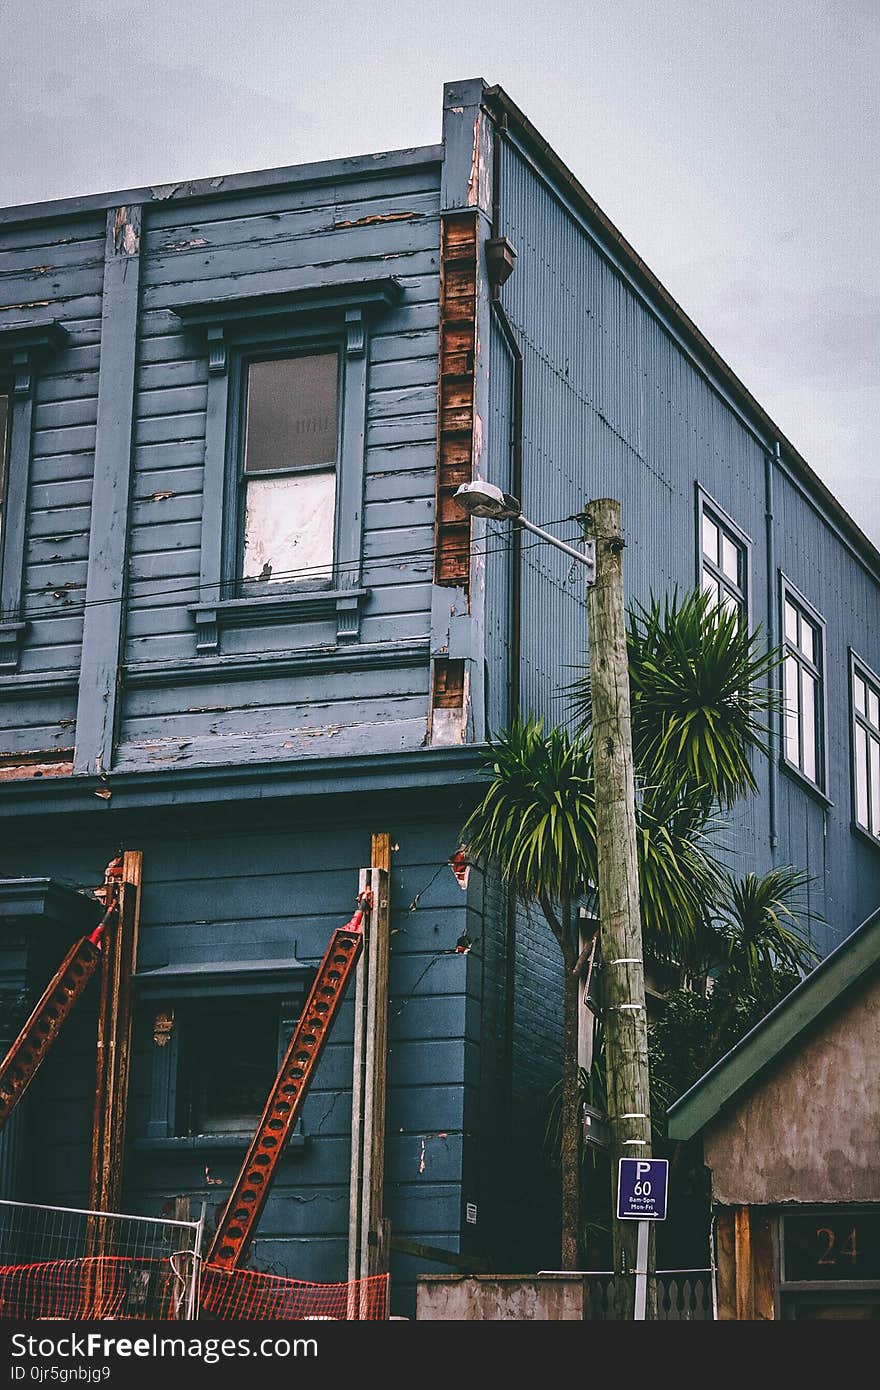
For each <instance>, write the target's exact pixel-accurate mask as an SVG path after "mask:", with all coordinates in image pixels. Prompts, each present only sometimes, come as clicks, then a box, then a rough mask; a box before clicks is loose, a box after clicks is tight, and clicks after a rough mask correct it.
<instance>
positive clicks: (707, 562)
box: [699, 493, 749, 622]
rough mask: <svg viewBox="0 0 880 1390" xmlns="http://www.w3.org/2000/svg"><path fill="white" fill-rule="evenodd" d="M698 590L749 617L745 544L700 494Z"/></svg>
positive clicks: (746, 550)
mask: <svg viewBox="0 0 880 1390" xmlns="http://www.w3.org/2000/svg"><path fill="white" fill-rule="evenodd" d="M699 502H700V506H699V525H700V557H699V559H700V588H701V589H702V590H703V592H704V593H707V594H711V595H712V597H713V598H714V600H715V602H716V604H718V605H719V607H721V608H725V609H727V610H729V611H730V612H734V613H739V614H741V615H742V619H743V621H744V622H745V621H746V619H747V617H748V558H749V552H748V543H747V541H746V538H745V536H743V534H742V532H740V531H738V530H737V529H736V527H734V525H733V524H732V523H731V522H730V521H729V520H728V519H727V518H725V517H724V516H723V515H722V514H721V513H720V512H719V511H718V510H717V509H715V508H714V507H712V506H710V504H709V503H708V502H707V501H706V500H705V498H704V497H703V495H702V493H700V494H699Z"/></svg>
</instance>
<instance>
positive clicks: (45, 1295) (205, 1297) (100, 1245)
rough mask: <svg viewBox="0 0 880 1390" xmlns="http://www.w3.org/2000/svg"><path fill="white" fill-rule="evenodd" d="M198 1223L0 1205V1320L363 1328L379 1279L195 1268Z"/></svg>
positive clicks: (384, 1295)
mask: <svg viewBox="0 0 880 1390" xmlns="http://www.w3.org/2000/svg"><path fill="white" fill-rule="evenodd" d="M202 1237H203V1221H202V1220H200V1221H172V1220H164V1219H162V1218H152V1217H144V1216H125V1215H122V1214H120V1213H108V1212H97V1211H84V1210H80V1209H78V1208H72V1207H50V1206H37V1205H35V1204H32V1203H27V1202H10V1201H0V1319H20V1320H32V1319H65V1320H74V1321H83V1320H87V1319H94V1318H123V1319H135V1320H141V1319H152V1318H156V1319H171V1320H180V1319H191V1318H197V1317H199V1316H202V1317H206V1318H210V1319H212V1320H220V1321H225V1320H229V1319H239V1318H241V1319H249V1320H263V1319H267V1318H276V1319H284V1320H302V1321H313V1320H321V1321H325V1320H326V1321H331V1320H332V1321H342V1320H345V1321H352V1320H354V1321H366V1320H370V1321H373V1320H377V1319H384V1318H386V1317H387V1316H388V1276H387V1275H376V1276H374V1277H372V1278H369V1279H356V1280H353V1281H350V1282H348V1283H339V1284H313V1283H309V1282H307V1281H305V1280H302V1279H290V1278H286V1277H284V1276H283V1275H276V1274H262V1273H260V1272H258V1271H256V1270H250V1269H233V1270H225V1269H219V1268H216V1267H213V1266H211V1265H206V1264H203V1263H202V1260H201V1257H200V1251H201V1246H202Z"/></svg>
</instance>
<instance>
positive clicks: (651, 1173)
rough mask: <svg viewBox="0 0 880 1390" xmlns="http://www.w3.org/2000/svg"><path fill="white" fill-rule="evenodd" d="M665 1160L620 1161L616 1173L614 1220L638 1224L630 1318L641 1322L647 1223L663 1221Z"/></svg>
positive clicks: (666, 1185) (645, 1297)
mask: <svg viewBox="0 0 880 1390" xmlns="http://www.w3.org/2000/svg"><path fill="white" fill-rule="evenodd" d="M668 1189H669V1160H668V1159H666V1158H622V1159H621V1160H620V1166H619V1168H618V1170H617V1219H618V1221H638V1223H639V1236H638V1244H637V1247H636V1271H635V1274H636V1297H635V1307H634V1309H633V1318H634V1319H635V1320H636V1321H640V1322H644V1320H645V1311H646V1308H647V1302H648V1223H649V1221H665V1220H666V1199H667V1194H668Z"/></svg>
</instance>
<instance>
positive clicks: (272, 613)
mask: <svg viewBox="0 0 880 1390" xmlns="http://www.w3.org/2000/svg"><path fill="white" fill-rule="evenodd" d="M369 592H370V591H369V589H360V588H350V589H334V588H327V589H302V590H295V589H287V590H283V591H282V592H280V593H278V594H271V595H265V596H262V595H261V596H259V597H254V598H229V599H220V600H219V601H218V602H217V603H198V604H194V605H193V606H192V607H191V608H190V610H189V611H190V613H192V615H193V617H194V618H195V623H196V651H197V652H198V653H199V654H200V655H202V656H216V655H218V654H219V651H220V635H221V633H222V632H223V629H224V628H236V627H258V626H262V625H263V624H266V623H277V622H281V623H309V622H314V621H315V620H317V619H319V618H334V617H335V619H336V640H337V641H338V642H353V641H356V640H357V637H358V634H359V632H360V614H361V608H362V606H363V602H364V599H365V598H367V596H368V594H369Z"/></svg>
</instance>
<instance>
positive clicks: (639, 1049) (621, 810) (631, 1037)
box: [585, 498, 654, 1318]
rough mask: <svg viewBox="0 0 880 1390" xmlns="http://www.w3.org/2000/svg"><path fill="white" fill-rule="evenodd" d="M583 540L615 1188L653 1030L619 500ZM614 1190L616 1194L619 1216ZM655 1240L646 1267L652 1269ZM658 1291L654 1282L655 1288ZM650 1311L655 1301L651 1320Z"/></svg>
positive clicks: (641, 1154)
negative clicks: (590, 562)
mask: <svg viewBox="0 0 880 1390" xmlns="http://www.w3.org/2000/svg"><path fill="white" fill-rule="evenodd" d="M585 536H586V539H587V540H594V541H595V543H596V581H595V584H593V585H591V586H590V588H589V589H588V590H587V607H588V614H589V622H590V691H591V697H592V706H593V710H592V715H593V761H594V768H595V788H596V847H597V857H598V865H599V915H600V917H601V921H602V926H601V938H602V973H603V990H604V1026H605V1061H606V1072H607V1088H608V1117H609V1121H610V1125H611V1174H612V1179H611V1181H612V1188H613V1186H614V1184H616V1182H617V1172H618V1160H619V1159H620V1158H650V1156H651V1110H650V1099H649V1094H648V1026H647V1014H646V1011H645V972H644V964H643V960H642V924H641V913H640V908H639V876H638V863H637V858H636V814H635V780H634V768H633V752H632V729H631V724H630V695H629V667H628V663H627V654H626V619H625V614H624V602H623V564H622V555H623V537H622V533H621V523H620V503H619V502H616V501H614V500H612V499H611V498H603V499H601V500H599V501H595V502H590V503H588V505H587V508H586V513H585ZM614 1211H616V1193H615V1192H614V1191H613V1190H612V1212H614ZM636 1226H637V1223H636V1222H634V1221H618V1220H617V1218H616V1216H612V1248H613V1254H614V1270H615V1274H616V1275H618V1276H619V1275H622V1274H623V1275H626V1276H630V1275H631V1274H632V1271H634V1270H635V1269H636V1268H637V1249H636V1245H637V1239H638V1232H637V1230H636ZM653 1244H654V1242H653V1241H651V1242H650V1253H649V1263H648V1268H649V1269H650V1268H651V1267H652V1264H653ZM651 1283H652V1284H653V1280H652V1281H651ZM618 1285H619V1287H622V1290H623V1297H622V1298H621V1299H620V1300H619V1305H618V1316H620V1317H623V1318H627V1317H629V1318H631V1317H632V1316H633V1298H634V1292H635V1290H634V1280H633V1279H632V1278H630V1277H626V1278H624V1279H622V1280H620V1279H619V1280H618ZM651 1315H652V1314H651V1309H650V1303H649V1310H648V1316H649V1317H650V1316H651Z"/></svg>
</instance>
